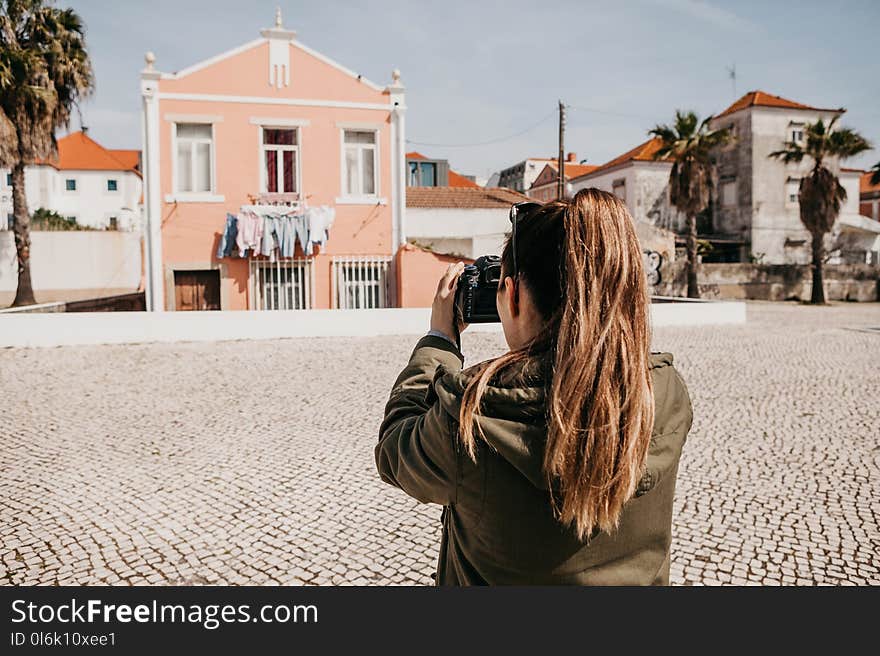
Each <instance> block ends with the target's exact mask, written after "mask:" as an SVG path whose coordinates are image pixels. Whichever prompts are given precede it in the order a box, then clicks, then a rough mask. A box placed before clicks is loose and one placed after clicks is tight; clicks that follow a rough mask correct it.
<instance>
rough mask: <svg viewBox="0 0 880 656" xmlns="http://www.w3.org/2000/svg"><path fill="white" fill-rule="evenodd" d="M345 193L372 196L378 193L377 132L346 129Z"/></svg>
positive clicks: (344, 139)
mask: <svg viewBox="0 0 880 656" xmlns="http://www.w3.org/2000/svg"><path fill="white" fill-rule="evenodd" d="M343 142H344V151H345V193H346V194H347V195H349V196H372V195H375V193H376V171H377V169H378V166H377V163H376V133H375V132H373V131H366V130H345V133H344V136H343Z"/></svg>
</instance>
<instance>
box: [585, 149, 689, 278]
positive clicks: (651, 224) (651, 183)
mask: <svg viewBox="0 0 880 656" xmlns="http://www.w3.org/2000/svg"><path fill="white" fill-rule="evenodd" d="M671 168H672V165H671V164H669V163H667V162H630V163H629V164H627V165H625V166H623V167H620V168H617V169H614V170H612V171H607V172H603V173H600V174H598V175H594V176H589V177H587V178H585V179H581V180H578V181H576V182H574V183H573V184H572V189H573V193H577V192H578V191H580V190H581V189H589V188H591V187H595V188H596V189H601V190H602V191H607V192H609V193H614V182H615V181H617V180H624V182H625V185H626V198H625V203H626V208H627V209H628V210H629V213H630V215H632V217H633V220H634V221H635V224H636V232H637V233H638V236H639V241H640V242H641V244H642V248H644V249H646V250H653V251H657V252H659V253H660V254H661V255H663V257H664V258H665V259H666V260H667V261H670V262H672V261H674V260H675V235H674V234H673V231H674V230H679V229H681V228H682V227H683V225H682V224H683V220H684V219H683V217H682V216H681V214H680V213H679V212H678V211H677V210H675V209H674V208H672V207H671V206H670V205H669V201H668V193H667V190H668V187H669V171H670V169H671Z"/></svg>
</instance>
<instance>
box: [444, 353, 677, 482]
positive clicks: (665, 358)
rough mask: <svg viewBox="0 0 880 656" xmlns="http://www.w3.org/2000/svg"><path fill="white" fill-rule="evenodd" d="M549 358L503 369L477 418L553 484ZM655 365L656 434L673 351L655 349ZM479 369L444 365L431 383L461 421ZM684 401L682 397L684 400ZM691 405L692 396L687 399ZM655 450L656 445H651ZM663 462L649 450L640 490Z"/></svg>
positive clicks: (529, 470)
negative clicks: (548, 470)
mask: <svg viewBox="0 0 880 656" xmlns="http://www.w3.org/2000/svg"><path fill="white" fill-rule="evenodd" d="M551 364H552V363H551V362H550V360H549V358H548V357H547V356H546V355H544V356H532V357H530V358H528V359H527V360H526V361H525V362H524V363H523V365H521V367H518V368H517V369H518V371H516V372H515V373H511V372H502V374H500V375H499V376H496V377H495V378H494V379H493V380H492V381H491V384H490V385H489V386H488V387H487V388H486V392H485V394H484V395H483V399H482V402H481V410H480V413H479V414H478V415H476V423H477V425H478V426H479V428H480V431H481V434H482V436H483V439H484V441H485V442H487V443H488V444H489V445H490V446H491V447H492V448H493V449H494V450H495V451H496V452H497V453H498V454H499V455H500V456H501V457H503V458H504V459H505V460H507V461H508V462H509V463H510V464H511V465H513V466H514V467H515V468H516V469H517V470H519V472H520V473H521V474H522V475H523V476H525V477H526V478H527V479H528V480H529V481H530V482H531V484H532V485H534V486H535V487H537V488H539V489H544V490H546V489H549V485H548V481H547V479H546V477H545V476H544V472H543V459H544V447H545V444H546V440H547V421H546V418H545V399H546V394H547V385H546V383H548V382H549V381H550V379H551V375H550V365H551ZM650 369H651V373H652V376H653V382H654V398H655V426H654V433H653V436H652V439H654V437H656V436H657V435H659V434H662V433H664V432H665V429H666V428H667V427H666V426H665V425H664V424H665V423H666V422H665V419H664V417H665V415H667V414H668V412H667V411H666V410H667V409H666V408H665V406H666V405H668V404H669V400H668V399H667V397H668V395H669V394H668V391H669V390H668V389H667V388H668V387H669V384H668V379H669V377H670V376H671V375H675V374H674V369H673V367H672V354H671V353H652V354H651V357H650ZM474 375H476V370H475V368H474V367H471V368H468V369H465V370H464V371H460V372H455V373H453V372H449V371H447V370H446V369H445V368H444V367H443V366H442V365H440V366H439V367H438V369H437V371H436V372H435V375H434V384H433V385H432V389H433V390H434V393H435V394H436V395H437V397H438V398H439V400H440V404H441V406H442V407H443V409H444V410H445V411H446V412H447V413H448V414H449V415H451V416H452V418H453V419H454V420H455V421H456V422H457V421H458V417H459V412H460V410H461V399H462V395H463V394H464V390H465V388H466V387H467V385H468V383H469V381H470V380H471V379H472V378H473V376H474ZM679 402H680V400H679ZM688 406H689V402H688ZM652 451H653V449H652ZM662 465H663V463H661V462H659V461H657V462H652V455H651V453H649V455H648V462H647V470H646V473H645V476H644V477H643V479H642V481H641V482H640V484H639V487H638V491H637V494H638V495H641V494H644V493H645V492H647V491H649V490H650V489H651V488H652V487H653V485H654V483H656V481H657V480H658V479H659V478H660V476H661V475H662V472H661V471H659V469H662V468H663V467H662Z"/></svg>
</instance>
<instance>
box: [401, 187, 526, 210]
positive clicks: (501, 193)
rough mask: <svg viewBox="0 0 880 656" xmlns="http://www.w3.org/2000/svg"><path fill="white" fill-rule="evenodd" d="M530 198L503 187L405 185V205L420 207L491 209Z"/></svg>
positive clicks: (508, 205)
mask: <svg viewBox="0 0 880 656" xmlns="http://www.w3.org/2000/svg"><path fill="white" fill-rule="evenodd" d="M526 200H530V199H529V197H528V196H526V195H525V194H521V193H519V192H518V191H514V190H513V189H507V188H505V187H489V188H487V189H484V188H483V187H476V188H471V187H407V188H406V206H407V207H421V208H455V209H492V208H501V207H510V206H511V205H513V204H514V203H519V202H522V201H526Z"/></svg>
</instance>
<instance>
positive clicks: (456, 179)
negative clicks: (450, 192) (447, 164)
mask: <svg viewBox="0 0 880 656" xmlns="http://www.w3.org/2000/svg"><path fill="white" fill-rule="evenodd" d="M447 178H448V179H447V182H448V183H449V186H450V187H468V188H474V187H476V188H477V189H481V187H480V185H478V184H477V183H476V182H474V181H473V180H471V179H470V178H466V177H464V176H463V175H461V174H460V173H456V172H455V171H453V170H452V169H449V175H448V176H447Z"/></svg>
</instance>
